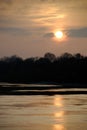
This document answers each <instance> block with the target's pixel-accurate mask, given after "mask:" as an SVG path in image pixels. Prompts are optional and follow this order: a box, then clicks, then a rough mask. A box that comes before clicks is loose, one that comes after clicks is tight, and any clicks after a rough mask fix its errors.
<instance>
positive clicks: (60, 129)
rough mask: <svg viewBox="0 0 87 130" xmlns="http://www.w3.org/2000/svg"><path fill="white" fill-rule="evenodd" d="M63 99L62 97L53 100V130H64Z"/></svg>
mask: <svg viewBox="0 0 87 130" xmlns="http://www.w3.org/2000/svg"><path fill="white" fill-rule="evenodd" d="M63 105H64V104H63V99H62V96H58V97H55V98H54V106H55V108H56V109H55V111H54V120H55V124H54V125H53V130H65V128H64V110H63Z"/></svg>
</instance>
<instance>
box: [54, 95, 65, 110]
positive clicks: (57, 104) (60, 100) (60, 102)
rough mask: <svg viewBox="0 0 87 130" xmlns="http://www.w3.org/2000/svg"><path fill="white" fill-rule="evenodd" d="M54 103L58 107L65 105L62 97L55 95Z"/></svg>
mask: <svg viewBox="0 0 87 130" xmlns="http://www.w3.org/2000/svg"><path fill="white" fill-rule="evenodd" d="M54 105H55V106H58V107H63V102H62V97H61V96H60V97H55V98H54Z"/></svg>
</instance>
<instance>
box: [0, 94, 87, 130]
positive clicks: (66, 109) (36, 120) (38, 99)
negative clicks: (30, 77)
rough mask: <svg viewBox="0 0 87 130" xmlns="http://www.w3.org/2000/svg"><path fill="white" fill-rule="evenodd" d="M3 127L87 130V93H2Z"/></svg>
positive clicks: (0, 116) (0, 124)
mask: <svg viewBox="0 0 87 130" xmlns="http://www.w3.org/2000/svg"><path fill="white" fill-rule="evenodd" d="M0 130H87V95H86V94H85V95H84V94H81V95H80V94H78V95H77V94H73V95H72V94H71V95H67V94H66V95H53V96H47V95H30V96H28V95H26V96H23V95H21V96H18V95H15V96H14V95H10V96H8V95H7V96H6V95H3V96H0Z"/></svg>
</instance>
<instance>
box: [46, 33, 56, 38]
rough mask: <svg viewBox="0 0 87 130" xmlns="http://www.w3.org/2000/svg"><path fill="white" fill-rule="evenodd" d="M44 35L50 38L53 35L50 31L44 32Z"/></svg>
mask: <svg viewBox="0 0 87 130" xmlns="http://www.w3.org/2000/svg"><path fill="white" fill-rule="evenodd" d="M44 37H45V38H52V37H54V33H52V32H49V33H46V34H44Z"/></svg>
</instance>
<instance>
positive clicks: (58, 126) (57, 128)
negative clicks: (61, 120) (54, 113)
mask: <svg viewBox="0 0 87 130" xmlns="http://www.w3.org/2000/svg"><path fill="white" fill-rule="evenodd" d="M53 128H54V130H64V127H63V126H62V125H59V124H55V125H54V127H53Z"/></svg>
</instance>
